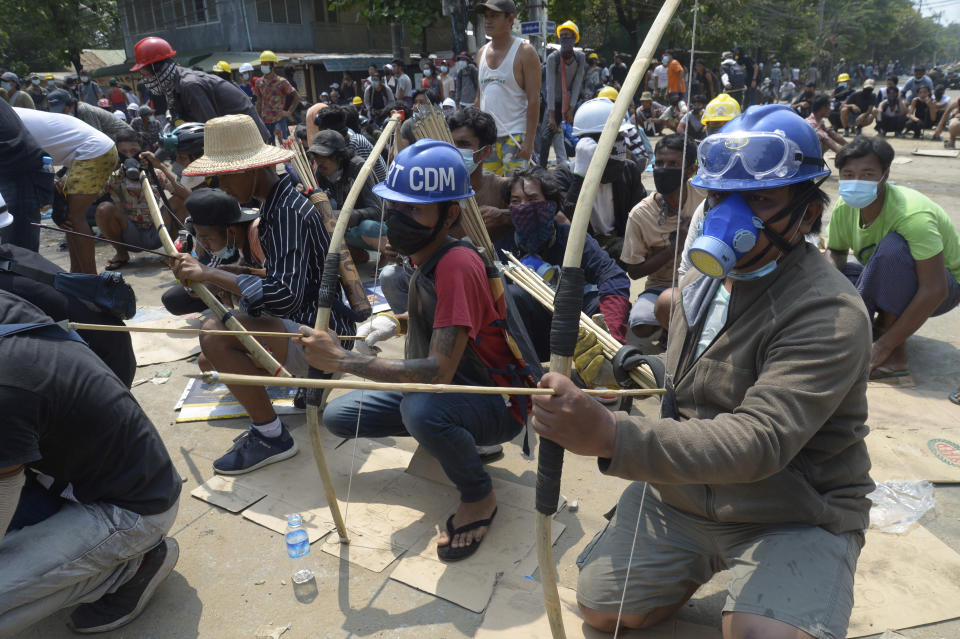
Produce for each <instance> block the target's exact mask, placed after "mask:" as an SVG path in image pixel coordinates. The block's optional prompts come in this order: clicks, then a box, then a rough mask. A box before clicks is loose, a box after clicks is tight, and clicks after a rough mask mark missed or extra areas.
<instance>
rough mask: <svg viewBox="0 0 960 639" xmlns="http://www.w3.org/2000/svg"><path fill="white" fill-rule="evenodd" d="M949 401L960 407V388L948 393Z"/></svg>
mask: <svg viewBox="0 0 960 639" xmlns="http://www.w3.org/2000/svg"><path fill="white" fill-rule="evenodd" d="M950 401H951V402H953V403H954V404H957V405H958V406H960V388H958V389H957V390H955V391H953V392H952V393H950Z"/></svg>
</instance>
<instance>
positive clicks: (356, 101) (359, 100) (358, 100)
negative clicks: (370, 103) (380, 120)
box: [353, 95, 363, 104]
mask: <svg viewBox="0 0 960 639" xmlns="http://www.w3.org/2000/svg"><path fill="white" fill-rule="evenodd" d="M353 103H354V104H363V98H361V97H360V96H359V95H355V96H353Z"/></svg>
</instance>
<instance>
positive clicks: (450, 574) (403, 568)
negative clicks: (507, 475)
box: [390, 503, 563, 612]
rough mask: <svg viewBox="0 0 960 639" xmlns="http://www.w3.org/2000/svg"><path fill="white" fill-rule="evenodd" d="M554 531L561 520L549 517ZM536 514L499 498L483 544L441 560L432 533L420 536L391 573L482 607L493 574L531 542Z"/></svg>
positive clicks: (508, 567) (510, 565) (511, 565)
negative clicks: (453, 559) (460, 556)
mask: <svg viewBox="0 0 960 639" xmlns="http://www.w3.org/2000/svg"><path fill="white" fill-rule="evenodd" d="M553 528H555V529H557V536H559V533H560V532H562V531H563V524H561V523H560V522H557V521H554V522H553ZM535 530H536V515H535V514H534V513H533V512H531V511H528V510H522V509H520V508H514V507H513V506H508V505H506V504H502V503H501V504H499V505H498V511H497V516H496V518H495V519H494V521H493V524H492V525H491V526H490V528H489V529H488V530H487V534H486V536H485V537H484V540H483V544H482V545H481V546H480V548H479V549H478V550H477V551H476V552H475V553H474V554H473V555H472V556H471V557H468V558H467V559H464V560H462V561H458V562H455V563H444V562H442V561H440V559H439V558H437V538H436V535H431V536H429V537H428V538H422V539H420V540H419V541H418V542H417V543H416V545H415V546H413V547H412V548H411V549H410V550H409V551H408V552H407V554H406V555H404V556H403V557H401V558H400V562H399V563H398V564H397V567H396V568H395V569H394V571H393V573H392V574H391V575H390V577H391V579H395V580H397V581H400V582H402V583H405V584H407V585H408V586H413V587H414V588H416V589H418V590H422V591H424V592H428V593H430V594H432V595H436V596H437V597H440V598H441V599H446V600H447V601H450V602H452V603H455V604H457V605H458V606H462V607H464V608H466V609H467V610H472V611H473V612H483V610H484V608H486V607H487V603H488V602H489V601H490V596H491V595H492V594H493V587H494V584H495V582H496V580H497V577H498V575H500V574H502V573H506V572H512V571H513V570H514V569H515V568H516V566H517V565H518V563H519V562H521V561H522V560H523V559H524V558H525V557H526V556H527V555H528V554H529V553H530V550H531V548H533V546H534V544H535V543H536V535H535Z"/></svg>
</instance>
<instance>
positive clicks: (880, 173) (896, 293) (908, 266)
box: [827, 136, 960, 379]
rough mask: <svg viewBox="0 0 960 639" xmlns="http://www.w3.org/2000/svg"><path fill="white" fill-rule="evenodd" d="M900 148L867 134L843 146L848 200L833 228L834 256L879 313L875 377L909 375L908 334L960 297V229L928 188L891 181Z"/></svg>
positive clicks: (840, 160) (840, 155)
mask: <svg viewBox="0 0 960 639" xmlns="http://www.w3.org/2000/svg"><path fill="white" fill-rule="evenodd" d="M893 156H894V151H893V147H891V146H890V144H889V143H888V142H887V141H886V140H884V139H883V138H867V137H864V136H860V137H857V138H855V139H854V140H852V141H851V142H850V144H848V145H847V146H845V147H844V148H843V149H841V150H840V151H838V152H837V159H836V163H837V170H838V171H839V172H840V198H841V201H839V202H837V204H836V206H835V207H834V209H833V215H832V216H831V218H830V227H829V229H828V232H827V248H828V249H830V258H831V259H832V260H833V263H834V264H836V266H837V268H838V269H840V270H841V271H842V272H843V273H844V275H846V276H847V277H848V278H849V279H850V281H851V282H853V283H854V284H855V286H856V287H857V292H859V293H860V296H861V297H862V298H863V303H864V304H865V305H866V307H867V312H868V313H869V315H870V318H871V319H873V318H874V316H876V319H875V320H874V321H873V331H872V335H873V336H874V341H873V353H872V355H871V357H870V378H871V379H883V378H891V377H903V376H905V375H909V371H908V368H907V349H906V341H907V338H908V337H910V336H911V335H913V334H914V333H915V332H916V331H917V329H919V328H920V327H921V326H922V325H923V323H924V322H926V321H927V318H929V317H936V316H937V315H942V314H943V313H946V312H947V311H950V310H951V309H953V308H955V307H956V306H957V304H960V234H958V233H957V229H956V227H955V226H954V225H953V222H951V220H950V218H949V217H948V216H947V214H946V213H944V211H943V209H942V208H941V207H940V206H939V205H937V204H936V203H934V202H933V201H932V200H930V199H929V198H928V197H927V196H925V195H923V194H922V193H919V192H917V191H915V190H913V189H911V188H908V187H906V186H900V185H894V184H892V183H891V182H890V181H889V179H890V166H891V164H892V163H893ZM851 250H852V251H853V257H854V259H855V260H856V261H857V263H850V262H848V261H847V255H848V252H849V251H851ZM867 334H868V335H869V334H871V333H870V332H868V333H867Z"/></svg>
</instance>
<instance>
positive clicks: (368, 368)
mask: <svg viewBox="0 0 960 639" xmlns="http://www.w3.org/2000/svg"><path fill="white" fill-rule="evenodd" d="M300 330H301V332H302V333H303V334H304V337H300V338H296V339H298V340H299V341H300V343H301V344H303V354H304V357H305V358H306V360H307V362H308V363H309V364H310V365H311V366H313V367H314V368H317V369H320V370H325V371H331V372H334V371H336V372H341V373H350V374H352V375H356V376H358V377H365V378H367V379H372V380H374V381H377V382H418V383H429V384H449V383H450V381H451V380H452V379H453V374H454V373H455V372H456V370H457V366H459V365H460V358H461V357H462V356H463V351H464V349H465V348H466V347H467V329H466V327H463V326H446V327H444V328H437V329H434V330H433V335H432V336H431V338H430V352H429V353H428V354H427V356H426V357H424V358H421V359H384V358H380V357H374V356H372V355H361V354H360V353H355V352H352V351H348V350H346V349H344V348H342V347H341V346H340V343H339V342H338V341H337V336H336V335H335V334H334V333H332V332H331V331H327V332H325V333H318V332H316V331H311V330H310V329H309V328H307V327H301V329H300Z"/></svg>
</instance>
